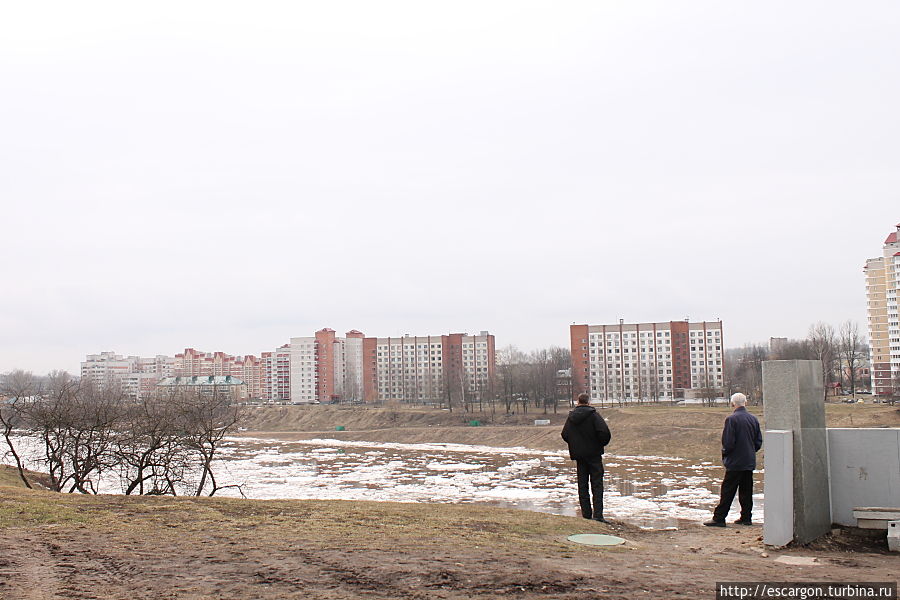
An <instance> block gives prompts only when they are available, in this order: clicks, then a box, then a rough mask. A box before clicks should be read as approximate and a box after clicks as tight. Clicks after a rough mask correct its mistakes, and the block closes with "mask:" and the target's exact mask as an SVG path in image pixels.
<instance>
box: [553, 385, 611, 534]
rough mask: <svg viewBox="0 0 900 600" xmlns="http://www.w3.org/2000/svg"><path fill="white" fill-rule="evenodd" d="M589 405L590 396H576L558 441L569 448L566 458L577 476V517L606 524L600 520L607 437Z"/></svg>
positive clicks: (597, 414) (601, 518)
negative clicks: (569, 460)
mask: <svg viewBox="0 0 900 600" xmlns="http://www.w3.org/2000/svg"><path fill="white" fill-rule="evenodd" d="M590 404H591V397H590V396H588V395H587V394H579V396H578V406H576V407H575V410H573V411H571V412H570V413H569V417H568V418H567V419H566V424H565V425H564V426H563V430H562V439H564V440H565V441H566V443H567V444H568V445H569V458H571V459H572V460H574V461H575V465H576V470H577V473H578V502H579V504H581V516H582V517H584V518H585V519H593V520H595V521H600V522H601V523H606V519H604V518H603V449H604V448H605V447H606V445H607V444H608V443H609V440H610V437H611V436H610V433H609V427H608V426H607V425H606V421H604V420H603V417H601V416H600V414H599V413H598V412H597V410H596V409H595V408H594V407H593V406H591V405H590ZM589 481H590V489H589V488H588V482H589ZM591 496H593V502H591Z"/></svg>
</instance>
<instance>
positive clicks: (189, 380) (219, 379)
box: [157, 375, 244, 386]
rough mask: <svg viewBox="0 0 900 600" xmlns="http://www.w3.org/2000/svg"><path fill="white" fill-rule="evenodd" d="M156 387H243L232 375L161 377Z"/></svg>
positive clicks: (239, 380) (242, 382)
mask: <svg viewBox="0 0 900 600" xmlns="http://www.w3.org/2000/svg"><path fill="white" fill-rule="evenodd" d="M157 385H162V386H192V385H244V380H243V379H238V378H237V377H234V376H232V375H192V376H189V377H163V378H162V379H160V380H159V383H158V384H157Z"/></svg>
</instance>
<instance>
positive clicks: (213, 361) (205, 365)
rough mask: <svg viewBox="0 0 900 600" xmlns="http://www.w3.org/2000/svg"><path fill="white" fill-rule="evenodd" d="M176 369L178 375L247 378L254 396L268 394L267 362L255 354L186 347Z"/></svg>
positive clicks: (175, 374) (177, 355)
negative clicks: (264, 363) (236, 354)
mask: <svg viewBox="0 0 900 600" xmlns="http://www.w3.org/2000/svg"><path fill="white" fill-rule="evenodd" d="M174 365H175V367H174V372H173V373H172V375H174V376H178V377H208V376H228V375H230V376H231V377H236V378H238V379H240V380H241V381H243V382H244V383H243V385H245V386H246V388H247V394H248V395H249V397H251V398H263V397H266V396H265V392H266V388H265V366H264V365H263V359H261V358H258V357H256V356H254V355H252V354H248V355H245V356H235V355H232V354H226V353H225V352H200V351H198V350H195V349H194V348H185V349H184V352H180V353H178V354H176V355H175V357H174Z"/></svg>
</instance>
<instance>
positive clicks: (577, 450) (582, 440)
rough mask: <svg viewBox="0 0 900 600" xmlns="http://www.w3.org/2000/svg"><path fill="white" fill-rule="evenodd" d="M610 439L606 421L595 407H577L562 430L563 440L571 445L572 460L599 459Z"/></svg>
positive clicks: (570, 455) (570, 456)
mask: <svg viewBox="0 0 900 600" xmlns="http://www.w3.org/2000/svg"><path fill="white" fill-rule="evenodd" d="M610 437H611V436H610V433H609V427H608V426H607V425H606V421H604V420H603V417H601V416H600V413H598V412H597V411H596V410H595V409H594V407H593V406H576V407H575V410H573V411H572V412H570V413H569V417H568V418H567V419H566V424H565V425H564V426H563V430H562V439H564V440H566V443H567V444H569V458H571V459H572V460H588V459H592V458H599V457H600V456H602V455H603V447H604V446H606V445H607V444H608V443H609V440H610Z"/></svg>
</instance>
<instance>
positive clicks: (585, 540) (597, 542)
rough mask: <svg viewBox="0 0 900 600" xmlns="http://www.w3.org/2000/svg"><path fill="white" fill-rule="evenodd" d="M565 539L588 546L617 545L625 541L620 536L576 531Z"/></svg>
mask: <svg viewBox="0 0 900 600" xmlns="http://www.w3.org/2000/svg"><path fill="white" fill-rule="evenodd" d="M566 539H567V540H569V541H570V542H575V543H576V544H587V545H588V546H618V545H619V544H624V543H625V540H623V539H622V538H620V537H616V536H614V535H604V534H602V533H576V534H575V535H570V536H569V537H567V538H566Z"/></svg>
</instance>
